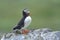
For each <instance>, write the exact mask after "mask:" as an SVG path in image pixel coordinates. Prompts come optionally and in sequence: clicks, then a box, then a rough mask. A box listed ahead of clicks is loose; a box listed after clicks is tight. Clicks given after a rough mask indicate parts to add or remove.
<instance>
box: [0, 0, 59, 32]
mask: <svg viewBox="0 0 60 40" xmlns="http://www.w3.org/2000/svg"><path fill="white" fill-rule="evenodd" d="M24 8H28V9H30V11H31V16H32V23H31V25H30V27H28V28H29V29H30V28H31V29H33V28H46V27H47V28H52V29H53V30H60V0H0V31H2V32H9V31H12V28H13V27H14V26H15V25H16V24H17V23H18V22H19V20H20V19H21V16H22V15H21V14H22V10H23V9H24Z"/></svg>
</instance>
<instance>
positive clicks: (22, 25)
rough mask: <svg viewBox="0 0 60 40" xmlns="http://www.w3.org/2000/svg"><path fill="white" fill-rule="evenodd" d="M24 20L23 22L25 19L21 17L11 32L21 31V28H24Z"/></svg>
mask: <svg viewBox="0 0 60 40" xmlns="http://www.w3.org/2000/svg"><path fill="white" fill-rule="evenodd" d="M24 20H25V17H23V18H22V19H21V20H20V21H19V23H18V24H17V26H16V27H15V28H13V30H15V29H21V28H22V27H24Z"/></svg>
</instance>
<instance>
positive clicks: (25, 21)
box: [13, 9, 32, 30]
mask: <svg viewBox="0 0 60 40" xmlns="http://www.w3.org/2000/svg"><path fill="white" fill-rule="evenodd" d="M22 15H23V17H22V19H21V20H20V21H19V23H18V24H17V25H16V26H15V27H14V28H13V30H16V29H18V30H21V29H26V28H27V27H28V26H29V25H30V23H31V21H32V18H31V16H30V11H29V10H28V9H24V10H23V11H22Z"/></svg>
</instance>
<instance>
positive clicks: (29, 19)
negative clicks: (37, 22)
mask: <svg viewBox="0 0 60 40" xmlns="http://www.w3.org/2000/svg"><path fill="white" fill-rule="evenodd" d="M31 21H32V19H31V17H30V16H28V17H26V19H25V21H24V28H26V27H28V26H29V24H30V23H31Z"/></svg>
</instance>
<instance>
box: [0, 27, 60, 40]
mask: <svg viewBox="0 0 60 40" xmlns="http://www.w3.org/2000/svg"><path fill="white" fill-rule="evenodd" d="M1 40H60V31H52V30H51V29H49V28H42V29H36V30H30V32H29V33H28V34H27V35H24V34H15V33H8V34H5V35H3V36H2V38H1Z"/></svg>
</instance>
